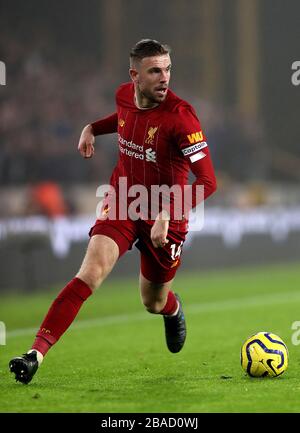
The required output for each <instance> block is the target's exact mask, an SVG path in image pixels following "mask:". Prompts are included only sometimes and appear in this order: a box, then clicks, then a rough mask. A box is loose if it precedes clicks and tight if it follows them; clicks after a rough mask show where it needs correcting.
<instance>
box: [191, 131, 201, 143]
mask: <svg viewBox="0 0 300 433" xmlns="http://www.w3.org/2000/svg"><path fill="white" fill-rule="evenodd" d="M187 138H188V140H189V142H190V143H191V144H194V143H198V141H203V132H202V131H199V132H193V133H192V134H189V135H187Z"/></svg>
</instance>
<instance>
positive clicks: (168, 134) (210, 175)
mask: <svg viewBox="0 0 300 433" xmlns="http://www.w3.org/2000/svg"><path fill="white" fill-rule="evenodd" d="M116 105H117V113H114V114H113V115H111V116H109V117H107V118H105V119H102V120H99V121H96V122H94V123H92V128H93V132H94V134H95V135H100V134H103V133H109V132H117V133H118V146H119V160H118V162H117V165H116V167H115V168H114V171H113V173H112V176H111V179H110V183H111V185H112V186H114V188H115V189H116V190H118V182H119V179H120V178H121V177H124V178H126V179H127V185H128V189H129V188H130V187H131V186H133V185H143V186H145V187H146V188H147V190H149V191H150V189H151V187H152V186H153V185H166V186H168V187H172V186H174V185H179V186H180V187H181V188H182V189H183V188H184V185H187V184H188V174H189V170H190V169H191V170H192V172H193V173H194V175H195V177H196V180H195V182H194V183H193V188H195V186H196V185H204V199H205V198H207V197H208V196H209V195H210V194H211V193H212V192H214V190H215V188H216V180H215V176H214V170H213V165H212V161H211V158H210V153H209V148H208V145H207V142H206V137H205V135H204V133H203V131H202V128H201V125H200V122H199V119H198V118H197V115H196V113H195V110H194V109H193V107H192V106H191V105H190V104H189V103H188V102H186V101H184V100H182V99H181V98H179V97H178V96H177V95H175V93H173V92H172V91H171V90H170V89H169V90H168V92H167V96H166V98H165V100H164V101H163V102H162V103H160V104H159V105H158V106H156V107H155V108H151V109H139V108H138V107H137V106H136V105H135V102H134V85H133V83H127V84H123V85H121V86H120V87H119V88H118V90H117V92H116ZM171 202H172V199H171ZM197 203H198V201H197V197H196V194H195V191H193V198H192V207H194V206H195V205H196V204H197Z"/></svg>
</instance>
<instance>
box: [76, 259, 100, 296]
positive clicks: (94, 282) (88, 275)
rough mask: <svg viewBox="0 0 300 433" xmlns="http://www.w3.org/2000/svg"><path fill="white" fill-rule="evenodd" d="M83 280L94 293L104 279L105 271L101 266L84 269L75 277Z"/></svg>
mask: <svg viewBox="0 0 300 433" xmlns="http://www.w3.org/2000/svg"><path fill="white" fill-rule="evenodd" d="M76 276H77V277H78V278H80V279H81V280H83V281H84V282H85V283H86V284H87V285H88V286H89V287H90V289H91V290H92V291H95V290H96V289H97V288H98V287H99V286H100V285H101V283H102V281H103V280H104V279H105V276H106V275H105V270H104V268H103V267H102V266H100V265H98V266H93V267H85V268H84V269H80V271H79V272H78V274H77V275H76Z"/></svg>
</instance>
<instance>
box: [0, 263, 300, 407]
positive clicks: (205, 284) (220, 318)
mask: <svg viewBox="0 0 300 433" xmlns="http://www.w3.org/2000/svg"><path fill="white" fill-rule="evenodd" d="M299 281H300V266H299V263H297V264H294V265H282V266H278V265H276V266H268V267H259V268H248V269H246V268H245V269H236V270H232V269H230V270H226V271H219V272H213V273H209V272H208V273H201V272H199V273H197V274H195V273H194V274H187V273H180V272H179V273H178V276H177V278H176V280H175V284H174V290H175V291H178V293H179V294H180V296H181V298H182V301H183V305H184V311H185V315H186V319H187V327H188V336H187V341H186V344H185V347H184V349H183V350H182V352H180V353H179V354H171V353H169V352H168V350H167V348H166V345H165V340H164V328H163V320H162V317H160V316H155V315H151V314H149V313H147V312H146V311H145V310H144V309H143V307H142V305H141V303H140V298H139V292H138V286H137V279H132V280H120V281H117V280H109V279H108V280H107V281H106V282H105V283H104V285H103V286H102V287H101V288H100V289H99V290H98V292H96V293H95V294H94V295H93V296H92V297H90V298H89V300H88V301H87V302H86V303H85V305H84V306H83V307H82V309H81V311H80V313H79V315H78V317H77V318H76V321H75V322H74V323H73V325H72V326H71V327H70V329H69V330H68V331H67V332H66V334H65V335H64V336H63V337H62V338H61V340H60V341H59V342H58V343H57V344H56V345H55V346H54V347H53V348H52V349H51V350H50V352H49V353H48V355H47V357H46V358H45V360H44V363H43V365H42V366H41V368H40V369H39V371H38V372H37V374H36V376H35V377H34V379H33V380H32V382H31V383H30V384H29V385H27V386H25V385H22V384H20V383H16V382H15V381H14V379H13V376H12V375H11V374H10V373H9V372H8V361H9V360H10V358H11V357H13V356H16V355H20V354H21V353H23V352H25V351H26V350H27V349H28V348H29V347H30V345H31V343H32V341H33V338H34V333H35V331H36V329H37V328H38V326H39V324H40V322H41V321H42V319H43V317H44V315H45V313H46V311H47V310H48V308H49V305H50V302H52V300H53V298H54V297H55V295H56V294H57V293H58V290H59V289H57V290H55V291H51V292H49V293H47V294H39V295H30V296H28V295H26V297H25V296H14V297H5V298H3V299H2V300H1V304H0V320H1V321H3V322H4V323H5V324H6V328H7V339H6V345H5V346H0V412H98V413H104V412H105V413H106V412H110V413H120V412H140V413H143V412H147V413H149V412H157V413H164V412H174V413H175V412H184V413H188V412H197V413H202V412H235V413H238V412H299V411H300V385H299V377H300V346H298V345H294V344H292V334H293V332H295V331H293V330H292V323H293V322H294V321H299V320H300V291H299V286H300V283H299ZM258 331H271V332H273V333H275V334H278V335H279V336H280V337H281V338H282V339H283V340H284V341H285V343H286V344H287V346H288V348H289V353H290V360H289V367H288V370H287V371H286V372H285V373H284V374H283V376H280V377H278V378H274V379H255V378H250V377H247V376H246V375H245V374H244V372H243V371H242V369H241V366H240V348H241V345H242V343H243V341H244V340H245V339H246V338H247V337H248V336H249V335H251V334H253V333H255V332H258ZM299 343H300V337H299Z"/></svg>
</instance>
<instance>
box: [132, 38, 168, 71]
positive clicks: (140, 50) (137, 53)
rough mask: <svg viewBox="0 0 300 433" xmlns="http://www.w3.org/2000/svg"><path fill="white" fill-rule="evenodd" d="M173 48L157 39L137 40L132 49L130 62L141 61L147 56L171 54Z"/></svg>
mask: <svg viewBox="0 0 300 433" xmlns="http://www.w3.org/2000/svg"><path fill="white" fill-rule="evenodd" d="M170 52H171V48H170V47H169V46H168V45H166V44H161V43H160V42H158V41H156V40H155V39H142V40H141V41H139V42H137V43H136V44H135V45H134V47H132V48H131V51H130V64H131V65H132V63H134V62H135V61H137V60H138V61H140V60H142V59H144V58H145V57H152V56H162V55H164V54H170Z"/></svg>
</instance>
